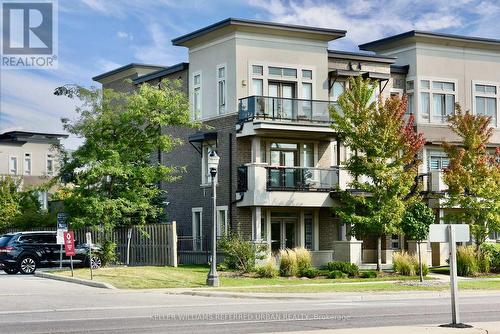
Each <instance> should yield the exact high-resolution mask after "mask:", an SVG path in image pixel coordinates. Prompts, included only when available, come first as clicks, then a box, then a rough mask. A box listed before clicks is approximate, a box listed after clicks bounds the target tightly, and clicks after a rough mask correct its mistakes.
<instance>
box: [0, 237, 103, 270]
mask: <svg viewBox="0 0 500 334" xmlns="http://www.w3.org/2000/svg"><path fill="white" fill-rule="evenodd" d="M56 234H57V233H56V232H17V233H9V234H5V235H3V236H1V237H0V269H2V270H3V271H5V272H6V273H7V274H11V275H13V274H16V273H17V272H21V273H22V274H33V273H34V272H35V270H36V269H37V268H38V267H51V266H56V265H59V262H60V245H58V244H57V243H56ZM98 252H99V248H98V247H97V246H96V245H92V267H93V268H98V267H100V266H101V260H100V258H99V255H98ZM75 253H76V254H75V256H73V264H74V265H76V266H78V265H80V266H89V264H90V263H89V245H88V244H80V243H78V241H76V240H75ZM69 263H70V258H69V257H67V256H66V254H65V253H64V246H63V265H69Z"/></svg>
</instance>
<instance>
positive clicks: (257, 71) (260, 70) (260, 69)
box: [252, 65, 264, 75]
mask: <svg viewBox="0 0 500 334" xmlns="http://www.w3.org/2000/svg"><path fill="white" fill-rule="evenodd" d="M252 73H253V74H254V75H264V68H263V67H262V66H260V65H252Z"/></svg>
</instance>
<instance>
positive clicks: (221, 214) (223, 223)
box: [217, 206, 228, 237]
mask: <svg viewBox="0 0 500 334" xmlns="http://www.w3.org/2000/svg"><path fill="white" fill-rule="evenodd" d="M227 232H228V226H227V206H218V207H217V236H218V237H220V236H223V235H227Z"/></svg>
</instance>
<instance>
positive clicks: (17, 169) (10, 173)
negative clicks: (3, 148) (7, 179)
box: [7, 155, 19, 175]
mask: <svg viewBox="0 0 500 334" xmlns="http://www.w3.org/2000/svg"><path fill="white" fill-rule="evenodd" d="M12 158H15V160H16V171H15V172H14V173H12V170H11V169H10V161H11V160H12ZM7 171H8V174H9V175H18V172H19V157H18V156H17V155H9V161H7Z"/></svg>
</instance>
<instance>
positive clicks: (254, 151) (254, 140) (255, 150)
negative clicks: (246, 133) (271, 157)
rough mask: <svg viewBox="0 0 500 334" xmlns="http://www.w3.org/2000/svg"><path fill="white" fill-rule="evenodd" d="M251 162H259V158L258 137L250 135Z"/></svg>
mask: <svg viewBox="0 0 500 334" xmlns="http://www.w3.org/2000/svg"><path fill="white" fill-rule="evenodd" d="M252 162H253V163H257V164H258V163H261V160H260V137H257V136H253V137H252Z"/></svg>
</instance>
